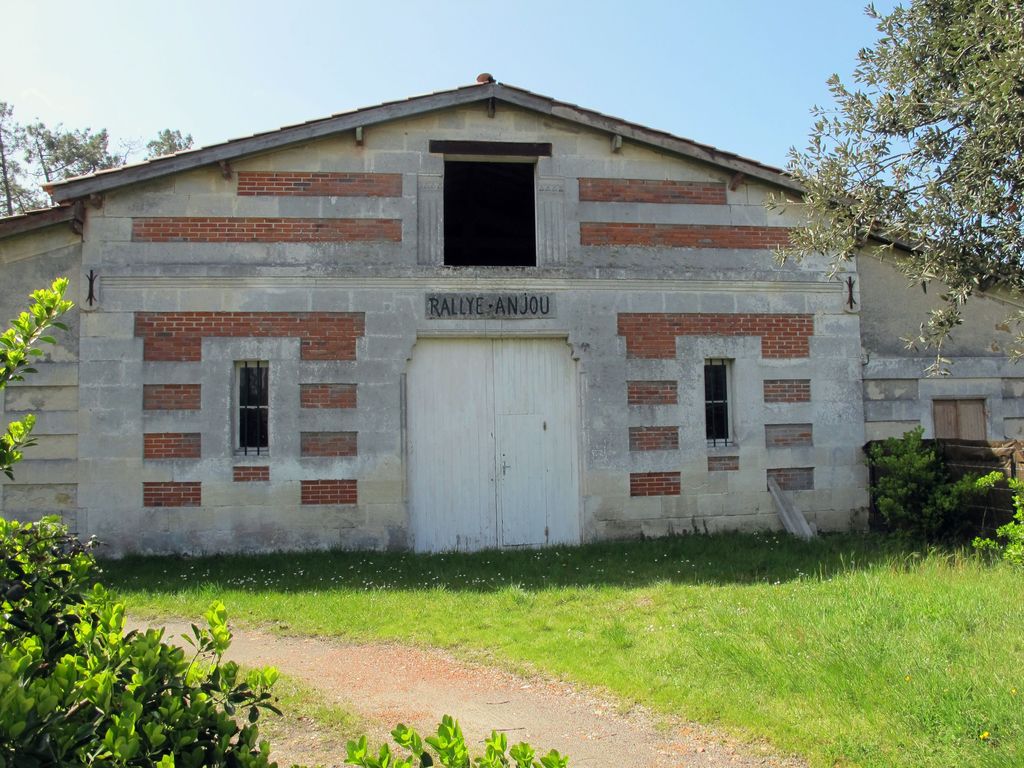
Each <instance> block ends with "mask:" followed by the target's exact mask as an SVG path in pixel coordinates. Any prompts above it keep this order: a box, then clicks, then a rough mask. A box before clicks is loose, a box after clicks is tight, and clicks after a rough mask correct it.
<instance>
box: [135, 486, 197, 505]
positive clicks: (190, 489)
mask: <svg viewBox="0 0 1024 768" xmlns="http://www.w3.org/2000/svg"><path fill="white" fill-rule="evenodd" d="M202 503H203V484H202V483H143V484H142V505H143V506H145V507H199V506H202Z"/></svg>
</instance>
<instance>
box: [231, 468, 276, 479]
mask: <svg viewBox="0 0 1024 768" xmlns="http://www.w3.org/2000/svg"><path fill="white" fill-rule="evenodd" d="M232 479H233V480H234V481H235V482H236V483H265V482H268V481H269V480H270V467H254V466H250V465H248V464H246V465H243V466H239V467H232Z"/></svg>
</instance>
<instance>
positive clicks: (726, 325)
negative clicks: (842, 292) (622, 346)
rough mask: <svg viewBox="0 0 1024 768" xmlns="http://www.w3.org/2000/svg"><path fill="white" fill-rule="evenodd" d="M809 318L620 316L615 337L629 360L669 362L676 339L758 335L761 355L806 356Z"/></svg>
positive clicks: (811, 326)
mask: <svg viewBox="0 0 1024 768" xmlns="http://www.w3.org/2000/svg"><path fill="white" fill-rule="evenodd" d="M813 333H814V317H813V316H812V315H767V314H765V315H761V314H704V313H692V314H668V313H655V312H651V313H640V312H632V313H621V314H620V315H619V335H620V336H624V337H625V338H626V355H627V356H628V357H632V358H651V359H664V360H671V359H673V358H675V356H676V337H677V336H760V337H761V355H762V356H763V357H768V358H783V357H808V356H809V355H810V344H809V343H808V339H809V338H810V336H811V335H813Z"/></svg>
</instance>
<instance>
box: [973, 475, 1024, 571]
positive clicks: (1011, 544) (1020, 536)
mask: <svg viewBox="0 0 1024 768" xmlns="http://www.w3.org/2000/svg"><path fill="white" fill-rule="evenodd" d="M1006 482H1007V483H1008V484H1009V486H1010V490H1012V491H1013V508H1014V509H1015V510H1016V512H1015V513H1014V515H1013V520H1011V521H1010V522H1008V523H1007V524H1006V525H1002V526H1000V527H999V528H997V529H996V539H1004V540H1005V541H1004V542H999V541H997V540H996V539H988V538H981V537H978V538H975V539H974V548H975V549H977V550H979V551H981V552H991V553H993V554H999V555H1001V556H1002V558H1003V560H1005V561H1006V562H1008V563H1010V564H1011V565H1017V566H1021V567H1024V482H1021V481H1020V480H1018V479H1016V478H1011V479H1009V480H1007V481H1006ZM989 487H991V485H990V486H989Z"/></svg>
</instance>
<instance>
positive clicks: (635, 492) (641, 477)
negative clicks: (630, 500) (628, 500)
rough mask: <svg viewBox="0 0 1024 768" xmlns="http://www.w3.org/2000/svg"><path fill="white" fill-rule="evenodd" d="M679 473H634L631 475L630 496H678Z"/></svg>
mask: <svg viewBox="0 0 1024 768" xmlns="http://www.w3.org/2000/svg"><path fill="white" fill-rule="evenodd" d="M679 493H680V489H679V473H678V472H632V473H630V475H629V495H630V496H678V495H679Z"/></svg>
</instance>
